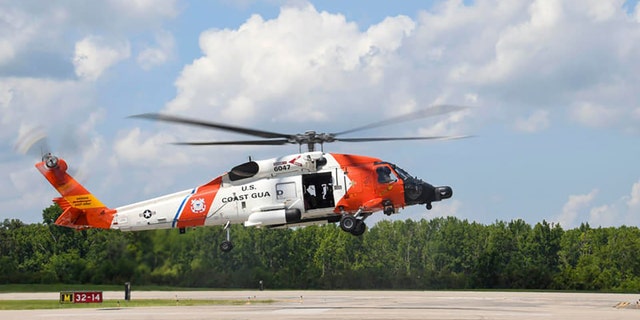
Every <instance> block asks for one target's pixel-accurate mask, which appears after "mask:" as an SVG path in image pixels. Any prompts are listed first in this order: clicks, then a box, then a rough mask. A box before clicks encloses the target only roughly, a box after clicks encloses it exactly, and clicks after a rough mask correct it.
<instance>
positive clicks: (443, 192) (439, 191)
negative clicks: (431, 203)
mask: <svg viewBox="0 0 640 320" xmlns="http://www.w3.org/2000/svg"><path fill="white" fill-rule="evenodd" d="M435 196H436V197H435V198H436V201H439V200H443V199H449V198H451V196H453V190H452V189H451V187H449V186H443V187H436V188H435Z"/></svg>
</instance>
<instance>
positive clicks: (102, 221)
mask: <svg viewBox="0 0 640 320" xmlns="http://www.w3.org/2000/svg"><path fill="white" fill-rule="evenodd" d="M36 168H38V170H39V171H40V173H42V175H43V176H44V177H45V178H46V179H47V180H48V181H49V183H51V185H52V186H53V187H54V188H55V189H56V190H58V192H59V193H60V195H61V196H62V197H60V198H55V199H53V201H54V202H55V203H57V204H58V205H59V206H60V207H61V208H62V210H64V211H63V212H62V214H61V215H60V217H58V219H57V220H56V222H55V223H56V224H57V225H59V226H65V227H69V228H75V229H87V228H103V229H109V228H110V227H111V222H112V220H113V216H114V214H115V213H116V211H115V210H113V209H109V208H107V207H106V206H105V205H104V204H102V202H100V200H98V199H97V198H96V197H95V196H94V195H93V194H91V193H90V192H89V191H87V189H85V188H84V187H83V186H82V185H81V184H80V183H78V182H77V181H76V180H75V179H73V177H71V176H70V175H69V174H67V168H68V167H67V163H66V162H65V161H64V160H63V159H59V158H57V157H55V156H53V155H51V154H46V155H45V156H44V157H42V162H39V163H37V164H36Z"/></svg>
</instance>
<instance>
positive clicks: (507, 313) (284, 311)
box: [0, 291, 640, 320]
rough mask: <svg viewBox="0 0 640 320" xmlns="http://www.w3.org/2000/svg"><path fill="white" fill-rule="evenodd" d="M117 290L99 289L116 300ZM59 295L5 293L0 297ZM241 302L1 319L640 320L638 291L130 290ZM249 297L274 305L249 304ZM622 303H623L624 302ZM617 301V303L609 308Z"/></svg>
mask: <svg viewBox="0 0 640 320" xmlns="http://www.w3.org/2000/svg"><path fill="white" fill-rule="evenodd" d="M123 296H124V293H123V292H104V299H122V298H123ZM58 298H59V294H58V293H35V294H34V293H6V294H0V299H3V300H24V299H52V300H56V301H57V300H58ZM156 298H157V299H176V298H177V299H180V300H186V299H220V300H228V299H234V300H235V299H244V300H247V304H245V305H239V306H227V305H222V306H220V305H218V306H193V307H181V306H171V307H144V308H142V307H140V308H100V306H99V305H97V306H96V308H89V309H50V310H15V311H13V310H8V311H0V319H3V320H18V319H19V320H24V319H69V320H72V319H171V320H182V319H188V320H191V319H235V320H238V319H251V320H257V319H278V320H281V319H305V320H307V319H332V320H336V319H403V320H407V319H518V320H525V319H580V320H582V319H600V320H606V319H640V307H639V306H638V305H637V304H636V302H638V299H640V293H639V294H594V293H548V292H544V293H532V292H526V293H522V292H441V291H178V292H175V291H173V292H160V291H133V292H132V299H156ZM253 299H273V300H275V301H276V302H274V303H269V304H264V303H253V304H251V303H250V301H251V300H253ZM621 303H624V304H626V303H628V305H626V307H620V306H622V304H621ZM616 306H618V307H616Z"/></svg>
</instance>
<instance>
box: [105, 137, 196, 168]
mask: <svg viewBox="0 0 640 320" xmlns="http://www.w3.org/2000/svg"><path fill="white" fill-rule="evenodd" d="M174 140H175V139H174V138H173V137H172V136H171V135H169V134H167V133H158V134H156V135H149V134H146V133H143V132H142V131H141V130H140V128H134V129H132V130H129V131H128V132H123V133H122V134H121V135H120V137H119V138H118V139H116V141H115V142H114V145H113V151H114V153H113V155H112V157H111V159H110V162H111V165H112V166H116V165H119V164H121V163H124V164H127V165H135V166H141V167H145V166H149V165H150V164H151V165H153V166H183V165H185V164H188V163H191V164H193V163H194V161H193V159H189V158H188V157H187V156H186V155H185V154H184V153H182V152H172V153H171V154H166V153H164V151H163V150H165V149H166V145H167V144H168V143H170V142H172V141H174Z"/></svg>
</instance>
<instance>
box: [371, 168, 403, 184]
mask: <svg viewBox="0 0 640 320" xmlns="http://www.w3.org/2000/svg"><path fill="white" fill-rule="evenodd" d="M376 173H377V174H378V183H392V182H396V181H398V178H397V177H396V175H395V174H394V173H393V171H391V168H389V167H387V166H379V167H377V168H376Z"/></svg>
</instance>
